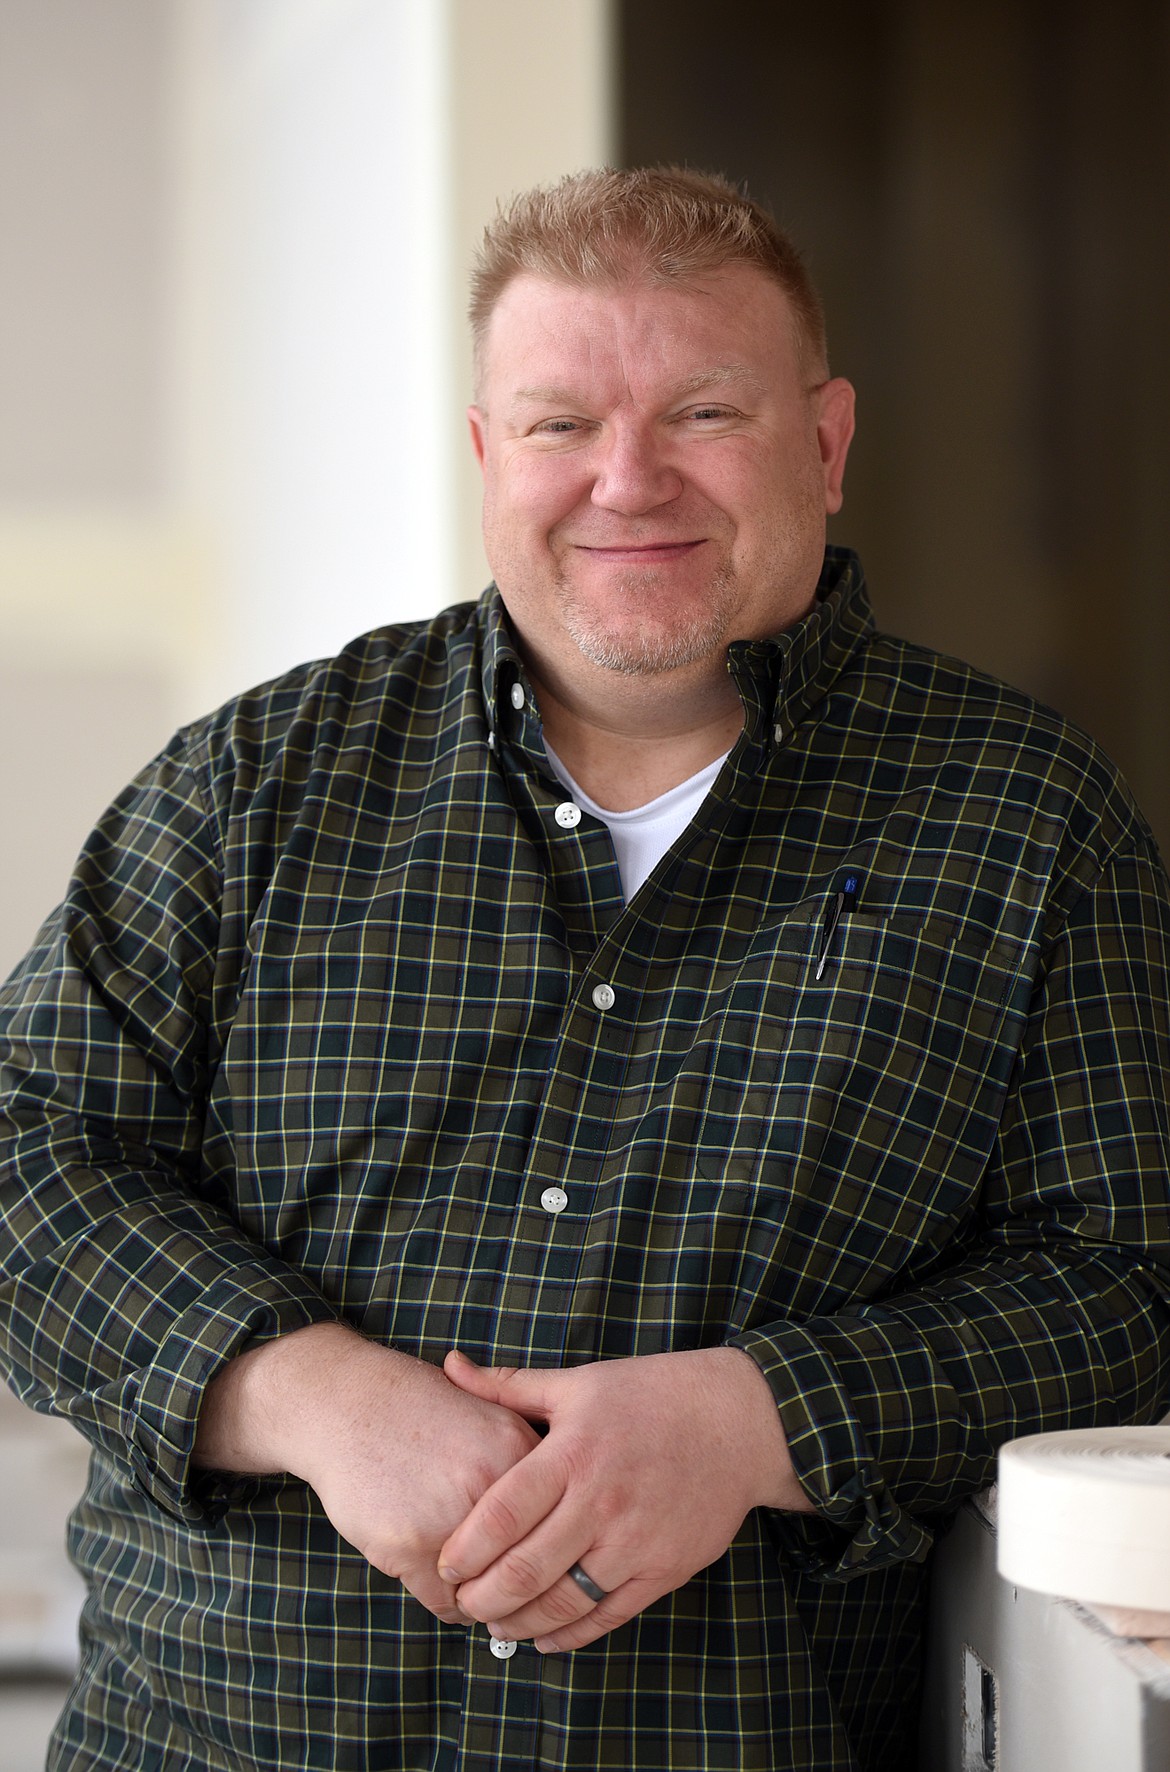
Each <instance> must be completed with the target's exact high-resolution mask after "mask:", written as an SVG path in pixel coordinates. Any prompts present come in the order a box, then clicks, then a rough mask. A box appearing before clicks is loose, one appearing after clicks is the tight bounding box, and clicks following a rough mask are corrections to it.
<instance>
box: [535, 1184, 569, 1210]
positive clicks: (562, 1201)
mask: <svg viewBox="0 0 1170 1772" xmlns="http://www.w3.org/2000/svg"><path fill="white" fill-rule="evenodd" d="M540 1203H541V1205H542V1206H543V1207H544V1209H545V1211H546V1212H563V1211H564V1210H565V1207H566V1206H567V1205H568V1204H569V1196H568V1194H567V1193H566V1192H565V1190H564V1188H563V1187H546V1188H545V1190H544V1192H543V1194H541V1196H540Z"/></svg>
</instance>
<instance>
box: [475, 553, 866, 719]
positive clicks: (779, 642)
mask: <svg viewBox="0 0 1170 1772" xmlns="http://www.w3.org/2000/svg"><path fill="white" fill-rule="evenodd" d="M479 622H480V633H481V647H482V652H481V657H482V684H483V699H484V708H485V710H486V712H487V717H488V725H489V728H490V731H491V734H492V738H493V739H494V738H495V735H496V733H497V732H500V731H502V732H503V733H505V734H509V733H512V732H514V731H515V730H516V727H517V725H518V724H520V723H521V722H522V721H525V720H526V719H531V718H535V709H536V703H535V697H534V696H533V693H532V689H531V685H530V684H529V682H528V678H527V675H526V673H525V670H524V665H523V662H522V660H521V658H520V654H519V651H518V650H517V648H516V644H515V642H514V640H513V638H512V633H511V629H510V628H509V626H508V619H507V616H506V614H505V612H504V605H503V600H502V598H501V597H500V593H499V591H498V590H497V588H496V586H495V585H489V587H488V589H487V590H486V591H485V592H484V595H483V597H482V599H481V600H480V605H479ZM873 630H874V619H873V612H872V610H871V609H870V604H869V596H868V593H867V591H866V587H865V576H864V574H863V572H862V570H861V562H860V560H859V559H858V558H857V555H856V554H854V553H853V552H852V551H851V550H850V549H849V548H838V547H829V548H826V550H825V561H824V566H823V568H822V571H821V577H820V581H819V583H818V585H817V591H816V601H815V602H814V604H813V607H812V608H811V609H810V610H809V612H808V614H807V615H805V616H803V617H802V618H801V619H800V621H798V622H794V623H793V625H792V627H790V628H786V629H785V630H784V632H783V633H782V634H776V635H774V636H773V637H772V638H771V639H768V640H735V641H733V642H732V644H731V646H729V647H728V652H727V668H728V670H729V671H730V672H731V674H732V676H733V678H734V679H735V684H736V688H737V689H738V690H739V693H740V697H741V699H742V701H743V704H744V715H745V731H746V735H747V737H748V738H749V740H752V741H754V743H755V744H757V745H759V746H761V747H762V748H763V749H764V750H766V751H771V750H773V749H775V748H776V747H777V746H779V745H782V744H784V743H786V742H787V740H788V739H789V738H790V737H791V735H792V733H793V732H794V731H795V729H796V728H797V727H798V726H799V725H800V724H801V722H802V721H803V720H804V719H805V718H806V717H807V716H808V714H809V713H810V712H811V710H812V709H813V708H814V707H815V706H816V704H817V702H818V701H820V699H821V698H822V696H824V695H825V694H826V693H827V691H828V690H829V689H830V688H831V687H832V685H833V683H834V682H835V680H836V678H837V677H838V675H839V674H840V672H841V670H842V668H843V667H844V665H845V663H846V661H847V660H848V659H849V658H850V657H851V656H852V654H853V653H854V652H855V651H856V650H857V648H858V647H859V646H860V645H862V644H864V642H865V641H866V640H868V639H869V636H870V635H871V634H872V633H873Z"/></svg>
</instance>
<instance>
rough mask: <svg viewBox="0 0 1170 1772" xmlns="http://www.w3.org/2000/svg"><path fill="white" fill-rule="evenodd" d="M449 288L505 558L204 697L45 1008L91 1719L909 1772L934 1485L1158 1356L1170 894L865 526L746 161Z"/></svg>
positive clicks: (48, 934) (1068, 736) (478, 1759)
mask: <svg viewBox="0 0 1170 1772" xmlns="http://www.w3.org/2000/svg"><path fill="white" fill-rule="evenodd" d="M472 311H473V321H474V324H475V328H476V337H477V377H478V386H477V399H476V405H475V406H474V407H473V408H472V412H471V429H472V437H473V441H474V445H475V449H476V452H477V455H478V457H479V460H480V463H481V465H482V468H483V474H484V489H485V492H484V533H485V538H486V543H487V552H488V556H489V559H490V561H491V564H492V568H493V571H494V573H495V576H496V581H497V586H498V589H492V590H489V592H488V593H487V594H486V595H485V597H484V598H483V599H482V600H481V602H480V603H479V604H478V605H466V606H460V607H458V608H456V609H454V610H450V611H448V612H446V613H445V614H444V615H442V616H440V617H438V618H436V619H435V620H434V621H432V622H429V623H426V624H418V625H415V626H411V627H408V628H400V629H393V630H383V631H380V632H378V633H375V634H373V635H370V636H367V637H365V638H364V639H362V640H359V641H357V642H355V643H354V645H353V646H351V647H349V648H348V649H347V650H346V651H345V652H344V653H343V654H341V656H340V657H339V658H337V659H335V660H332V661H329V662H326V663H323V664H317V665H313V666H309V667H305V668H304V669H302V670H299V671H294V672H292V673H290V674H289V675H288V676H286V677H284V678H282V679H281V680H280V681H279V682H277V683H276V684H273V685H269V686H267V687H265V688H263V689H260V690H257V691H255V692H254V693H252V694H250V695H246V696H243V697H241V698H240V699H239V700H238V701H237V702H235V703H233V704H231V705H230V706H229V707H228V708H226V709H223V710H221V711H220V712H219V713H218V714H216V715H213V716H212V717H210V718H209V719H208V720H206V721H203V722H200V723H197V724H196V725H195V726H193V727H192V728H190V729H189V730H188V731H186V732H185V733H183V734H180V735H179V737H178V738H177V739H176V740H175V741H174V743H173V744H172V745H171V746H170V747H169V749H168V750H167V751H166V752H165V753H164V754H163V756H162V757H161V758H160V759H158V760H157V761H156V762H155V763H154V764H153V765H151V766H150V768H148V769H147V770H146V771H144V772H143V774H142V775H141V776H140V777H139V778H138V780H137V781H136V782H135V783H134V784H132V785H131V787H130V788H129V789H128V790H127V791H126V793H125V794H124V795H123V796H122V798H121V799H120V801H119V802H117V803H116V805H115V806H114V808H113V809H112V810H111V812H110V813H109V814H108V815H107V816H106V818H105V819H104V820H103V822H102V824H101V826H100V827H99V829H98V831H97V833H96V834H95V836H94V838H93V839H92V840H91V842H90V844H89V846H88V847H87V849H86V851H85V852H84V854H83V856H82V858H81V861H80V862H79V864H78V869H77V873H76V876H75V879H74V883H73V885H72V888H71V892H70V896H69V899H68V900H67V903H66V905H65V907H64V908H63V910H62V911H61V912H60V913H59V914H58V916H57V917H56V918H55V919H53V920H52V921H51V922H50V924H49V925H47V926H46V930H45V932H44V934H43V937H42V940H41V942H40V943H39V945H38V947H37V949H36V950H35V952H34V953H33V955H32V956H30V958H29V960H28V961H27V962H26V964H25V966H24V967H23V968H22V970H21V971H20V972H19V973H18V974H17V975H16V977H15V979H14V980H13V982H12V983H11V985H10V987H9V989H8V993H7V997H6V1004H7V1007H6V1010H5V1022H6V1026H7V1041H8V1046H7V1069H6V1072H5V1075H6V1079H7V1082H6V1088H7V1097H6V1099H7V1109H6V1112H7V1116H8V1118H7V1122H6V1124H7V1129H8V1135H9V1136H8V1142H7V1155H6V1159H5V1160H6V1165H7V1166H6V1169H5V1170H4V1181H3V1191H2V1194H0V1204H2V1206H3V1210H4V1217H5V1222H6V1234H5V1244H4V1266H3V1270H2V1272H3V1276H4V1294H3V1296H4V1301H5V1304H6V1307H7V1308H6V1317H7V1347H8V1352H7V1358H8V1361H9V1364H10V1368H11V1372H12V1381H13V1383H14V1384H15V1386H16V1388H17V1389H18V1390H19V1391H20V1392H21V1393H22V1394H23V1395H24V1396H26V1397H27V1398H28V1399H29V1400H30V1401H31V1402H32V1403H34V1404H35V1405H37V1406H40V1407H44V1408H48V1407H52V1408H55V1409H57V1410H59V1411H60V1412H62V1413H64V1414H66V1415H67V1416H68V1417H69V1418H70V1419H72V1420H73V1421H74V1422H75V1423H76V1424H77V1426H78V1427H79V1428H80V1429H81V1430H82V1431H83V1432H84V1433H86V1434H87V1435H88V1436H89V1437H90V1439H91V1440H92V1442H93V1445H94V1448H95V1456H94V1461H93V1472H92V1478H91V1482H90V1486H89V1491H88V1493H87V1496H86V1498H85V1499H84V1501H83V1502H82V1504H81V1506H80V1508H79V1510H78V1513H77V1515H76V1518H75V1522H74V1526H73V1532H72V1549H73V1555H74V1557H75V1559H76V1561H77V1563H78V1565H79V1566H80V1567H81V1568H82V1570H83V1571H84V1573H85V1574H86V1577H87V1579H88V1581H89V1583H90V1594H91V1597H90V1601H89V1604H88V1607H87V1611H86V1617H85V1621H84V1625H83V1662H82V1668H81V1673H80V1675H79V1679H78V1682H77V1685H76V1687H75V1689H74V1692H73V1694H72V1697H71V1699H70V1702H69V1704H68V1706H67V1709H66V1713H65V1716H64V1717H63V1719H62V1721H61V1724H60V1726H59V1728H58V1731H57V1735H56V1737H55V1744H54V1747H53V1750H52V1755H51V1765H52V1766H53V1767H55V1768H58V1769H64V1768H70V1769H71V1772H78V1769H81V1768H86V1769H97V1768H101V1769H102V1772H114V1769H116V1772H131V1769H134V1772H147V1768H150V1769H152V1772H153V1769H156V1768H168V1769H169V1768H171V1767H174V1768H179V1767H183V1768H187V1767H191V1768H200V1769H202V1768H207V1769H209V1772H210V1769H212V1768H214V1769H215V1772H227V1769H228V1768H231V1769H232V1772H244V1769H248V1772H251V1769H253V1768H260V1767H264V1768H272V1767H277V1766H279V1767H281V1768H292V1767H297V1768H326V1767H328V1768H363V1769H365V1768H371V1769H372V1768H391V1767H396V1768H397V1767H403V1768H422V1767H428V1768H440V1767H441V1768H451V1769H454V1768H460V1769H461V1772H486V1769H488V1768H497V1769H500V1768H515V1767H522V1766H532V1767H540V1768H570V1767H572V1768H585V1767H588V1768H601V1767H606V1768H654V1769H655V1772H657V1769H659V1768H679V1769H682V1768H686V1769H688V1772H689V1769H692V1768H693V1769H698V1768H704V1769H707V1768H712V1769H713V1768H744V1769H747V1768H765V1767H767V1768H773V1767H785V1768H815V1769H816V1772H845V1769H846V1768H865V1769H867V1772H893V1769H902V1768H905V1767H908V1766H910V1765H911V1764H912V1763H913V1741H914V1728H915V1724H914V1713H915V1702H916V1684H915V1682H916V1674H917V1663H918V1656H919V1648H920V1640H921V1630H922V1613H923V1601H924V1580H925V1569H926V1563H925V1558H926V1556H927V1552H928V1549H929V1546H930V1543H931V1538H932V1533H933V1531H934V1530H935V1528H936V1527H937V1526H938V1525H939V1524H940V1523H942V1522H943V1521H945V1519H946V1517H947V1514H948V1512H949V1511H950V1510H953V1508H954V1507H955V1506H956V1504H957V1503H958V1502H959V1501H960V1500H961V1499H962V1497H963V1496H965V1495H967V1494H969V1493H970V1492H972V1491H973V1490H975V1489H977V1488H979V1487H981V1486H982V1485H983V1484H985V1483H986V1482H987V1481H988V1480H989V1478H990V1476H991V1474H992V1472H993V1468H994V1457H995V1451H996V1448H997V1446H998V1445H999V1444H1000V1443H1001V1442H1002V1441H1003V1440H1004V1439H1005V1438H1008V1437H1010V1436H1012V1435H1014V1434H1017V1433H1024V1432H1033V1431H1036V1430H1040V1429H1047V1428H1058V1427H1066V1426H1069V1425H1074V1424H1087V1423H1093V1422H1106V1421H1119V1420H1124V1421H1135V1420H1149V1419H1151V1418H1152V1417H1153V1415H1154V1414H1155V1413H1156V1411H1157V1410H1158V1407H1159V1404H1160V1402H1161V1398H1162V1394H1163V1390H1164V1385H1165V1361H1166V1356H1167V1353H1168V1352H1170V1328H1168V1324H1167V1308H1166V1303H1165V1296H1164V1280H1165V1272H1166V1260H1167V1247H1168V1246H1167V1222H1166V1221H1167V1213H1166V1189H1165V1175H1166V1166H1167V1161H1168V1158H1170V1151H1168V1148H1167V1145H1168V1137H1167V1125H1166V1119H1167V1116H1166V1106H1165V1098H1164V1085H1165V1077H1166V1074H1167V1067H1168V1063H1170V1039H1168V1030H1167V1010H1166V1003H1167V947H1168V943H1167V931H1168V929H1170V915H1168V898H1167V887H1166V881H1165V879H1164V876H1163V874H1162V871H1161V868H1160V864H1159V862H1158V859H1157V856H1156V852H1155V849H1154V845H1153V842H1152V839H1151V838H1150V836H1149V833H1148V831H1147V829H1146V827H1145V825H1144V824H1143V823H1142V821H1141V818H1140V816H1139V815H1138V814H1137V813H1136V812H1135V811H1134V809H1133V807H1132V805H1131V803H1130V801H1129V800H1128V798H1127V796H1126V794H1125V792H1124V789H1123V788H1122V787H1121V786H1120V785H1119V783H1118V782H1117V779H1116V776H1115V774H1114V773H1113V771H1112V770H1111V769H1110V767H1109V766H1108V764H1107V763H1105V762H1104V761H1103V760H1102V759H1101V758H1100V756H1099V755H1098V754H1097V753H1095V752H1094V751H1093V749H1092V747H1091V746H1090V745H1089V743H1088V742H1087V741H1086V740H1084V739H1083V738H1081V737H1080V736H1078V735H1077V734H1076V733H1074V732H1070V731H1069V730H1068V729H1067V728H1066V727H1065V726H1064V725H1063V724H1062V722H1061V721H1060V720H1059V719H1058V718H1057V717H1056V716H1055V715H1053V714H1051V713H1049V712H1047V711H1045V710H1042V709H1039V708H1037V707H1035V706H1034V705H1033V704H1031V703H1030V702H1028V701H1027V700H1026V699H1025V698H1024V697H1022V696H1020V695H1017V694H1016V693H1014V692H1013V691H1011V690H1008V689H1006V688H1004V687H1002V686H1000V685H997V684H995V683H993V682H990V681H989V680H987V679H986V678H983V677H980V676H978V675H976V674H975V673H972V672H970V671H968V670H966V669H965V668H964V667H963V666H961V665H958V664H956V663H954V662H953V661H948V660H943V659H939V658H937V657H934V656H933V655H930V654H927V653H924V652H922V651H920V650H918V649H915V648H913V647H909V646H906V645H904V644H902V643H900V642H897V641H894V640H890V639H888V638H885V637H883V636H880V635H878V634H876V633H875V632H874V629H873V624H872V619H871V616H870V614H869V610H868V606H867V603H866V598H865V591H864V586H863V582H862V579H861V575H860V570H859V567H858V565H857V562H856V561H855V560H854V559H853V557H852V556H850V555H848V554H845V553H842V552H840V551H837V550H829V551H828V553H827V554H826V550H825V535H824V524H825V517H826V513H828V512H832V511H835V510H836V509H837V508H838V507H839V505H840V503H841V485H842V474H843V470H844V465H845V457H846V452H847V449H848V446H849V441H850V437H851V433H852V428H853V395H852V390H851V389H850V387H849V385H848V384H847V383H846V382H844V381H841V380H839V379H832V378H830V377H829V374H828V369H827V364H826V361H825V348H824V338H823V329H822V323H821V320H820V314H819V309H818V306H817V302H816V298H815V296H814V294H813V293H812V291H811V289H810V287H809V284H808V281H807V277H806V275H805V273H804V271H803V269H802V267H801V265H800V263H799V260H798V259H797V258H796V257H795V255H794V253H793V252H792V250H791V248H790V247H789V246H788V244H787V242H785V241H784V240H783V239H782V238H781V237H780V236H779V235H778V234H777V232H776V230H775V228H774V225H773V224H772V223H771V222H770V220H769V219H768V218H767V217H766V216H764V215H763V214H762V213H761V212H760V211H759V210H758V209H756V208H755V206H754V205H752V204H750V203H748V202H747V201H745V200H744V199H743V198H742V197H740V196H739V195H738V194H737V193H736V192H735V191H734V190H733V189H732V188H730V187H729V186H727V185H725V184H723V183H722V182H721V181H718V180H709V179H706V178H703V177H700V176H698V175H694V174H690V173H682V172H677V171H658V172H637V173H609V172H607V173H596V174H586V175H581V176H580V177H576V178H573V179H569V180H566V181H564V182H563V183H562V184H561V185H560V186H557V187H555V188H553V189H552V190H550V191H547V192H535V193H530V194H528V195H527V196H526V197H524V198H521V199H519V200H518V201H517V202H516V203H515V204H514V205H513V206H512V208H511V209H510V210H509V211H508V213H507V214H505V215H503V216H502V217H501V218H499V220H498V221H497V223H496V224H495V226H494V227H493V229H491V230H489V234H488V238H487V241H486V244H485V248H484V254H483V257H482V260H481V264H480V267H479V270H478V272H477V277H476V284H475V291H474V296H473V310H472ZM485 1627H486V1628H485Z"/></svg>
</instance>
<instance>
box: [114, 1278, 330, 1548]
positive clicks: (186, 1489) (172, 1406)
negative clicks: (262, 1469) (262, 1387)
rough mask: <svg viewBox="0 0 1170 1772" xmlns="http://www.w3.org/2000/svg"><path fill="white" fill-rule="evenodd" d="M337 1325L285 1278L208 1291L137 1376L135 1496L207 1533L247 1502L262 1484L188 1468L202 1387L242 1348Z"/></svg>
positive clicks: (221, 1283) (316, 1297)
mask: <svg viewBox="0 0 1170 1772" xmlns="http://www.w3.org/2000/svg"><path fill="white" fill-rule="evenodd" d="M337 1320H338V1314H337V1312H336V1311H334V1310H333V1309H331V1307H330V1306H329V1304H328V1303H327V1301H326V1300H325V1299H324V1298H322V1296H321V1294H320V1293H319V1292H316V1291H315V1290H314V1289H313V1288H312V1286H310V1285H309V1283H308V1282H307V1281H304V1282H301V1281H300V1280H299V1278H298V1276H296V1275H295V1274H292V1273H290V1274H289V1275H288V1278H287V1280H286V1279H284V1278H278V1277H276V1276H274V1275H273V1273H272V1271H271V1270H270V1269H264V1268H260V1267H256V1268H254V1269H252V1270H249V1269H248V1268H247V1267H243V1268H240V1269H237V1270H236V1271H235V1272H233V1274H232V1275H231V1277H230V1278H226V1277H225V1278H223V1279H220V1280H218V1281H216V1282H215V1283H214V1284H213V1285H211V1286H209V1287H208V1288H207V1290H206V1291H205V1292H204V1293H203V1295H202V1296H201V1298H200V1299H199V1301H198V1303H196V1304H194V1305H191V1306H189V1307H188V1308H187V1309H186V1310H185V1311H183V1313H182V1315H181V1316H179V1317H178V1318H177V1319H176V1320H175V1322H174V1323H173V1325H172V1326H171V1329H170V1331H169V1332H168V1334H167V1336H166V1338H165V1339H164V1341H163V1342H162V1344H161V1346H160V1347H159V1350H158V1353H157V1355H156V1356H155V1358H154V1359H153V1360H152V1361H151V1362H150V1364H149V1366H147V1367H146V1368H145V1369H144V1370H143V1371H142V1373H141V1375H140V1379H139V1384H138V1390H137V1396H136V1398H135V1401H134V1404H133V1408H132V1417H131V1426H130V1446H129V1457H130V1465H131V1470H132V1472H133V1477H134V1483H135V1486H136V1488H138V1489H139V1490H140V1491H141V1493H142V1494H144V1495H146V1496H147V1497H149V1499H150V1500H151V1501H153V1502H154V1503H155V1504H156V1505H157V1506H158V1507H160V1508H161V1509H162V1510H163V1512H164V1513H167V1514H169V1515H170V1516H171V1517H172V1518H173V1519H176V1520H179V1521H180V1522H182V1523H183V1524H184V1525H187V1526H195V1527H209V1526H214V1525H215V1524H216V1522H217V1521H218V1520H220V1519H222V1518H223V1515H224V1514H225V1513H226V1512H227V1510H228V1509H229V1508H230V1507H232V1506H233V1505H236V1504H238V1503H239V1502H240V1501H243V1500H246V1499H247V1498H248V1497H249V1496H250V1495H253V1494H255V1492H256V1490H257V1489H258V1488H259V1486H260V1485H261V1483H262V1482H263V1479H262V1478H257V1477H252V1476H235V1475H233V1474H231V1473H230V1472H222V1471H214V1470H205V1469H203V1468H201V1467H199V1466H197V1465H194V1464H192V1462H191V1455H192V1452H193V1450H194V1445H195V1434H196V1429H197V1427H198V1422H199V1410H200V1408H201V1406H202V1402H203V1397H204V1394H205V1392H206V1390H207V1386H208V1385H209V1384H210V1383H211V1380H212V1379H213V1378H214V1377H215V1376H216V1374H217V1373H218V1372H219V1371H220V1370H221V1369H222V1368H223V1367H224V1366H225V1365H226V1364H227V1363H228V1361H229V1360H232V1359H234V1358H235V1356H236V1355H237V1354H241V1353H243V1352H244V1351H245V1349H246V1348H248V1347H253V1346H255V1345H257V1344H258V1343H260V1342H263V1341H272V1340H274V1339H275V1338H276V1337H277V1336H279V1335H291V1334H292V1333H293V1331H294V1330H296V1329H305V1328H307V1327H308V1326H309V1325H310V1324H311V1323H321V1322H336V1321H337Z"/></svg>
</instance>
